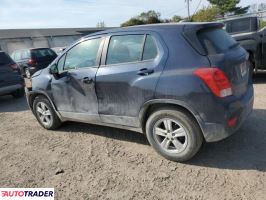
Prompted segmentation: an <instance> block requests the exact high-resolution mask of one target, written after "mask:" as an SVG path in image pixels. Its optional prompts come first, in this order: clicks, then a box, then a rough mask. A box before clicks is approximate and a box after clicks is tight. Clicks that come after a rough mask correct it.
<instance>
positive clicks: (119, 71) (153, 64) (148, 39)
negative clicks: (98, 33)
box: [96, 32, 167, 126]
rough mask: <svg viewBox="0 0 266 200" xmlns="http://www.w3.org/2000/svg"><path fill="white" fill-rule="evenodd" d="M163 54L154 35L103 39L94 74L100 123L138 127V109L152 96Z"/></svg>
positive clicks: (163, 50) (144, 34)
mask: <svg viewBox="0 0 266 200" xmlns="http://www.w3.org/2000/svg"><path fill="white" fill-rule="evenodd" d="M166 51H167V50H166V48H165V46H164V44H163V42H162V40H161V39H160V37H159V35H157V34H156V33H151V32H123V33H116V34H111V35H109V36H108V37H107V39H106V42H105V46H104V51H103V57H102V61H101V66H100V68H99V70H98V72H97V75H96V94H97V98H98V104H99V114H100V117H101V119H102V121H103V122H106V123H113V124H120V125H128V126H139V121H138V114H139V111H140V108H141V106H142V105H143V104H144V103H145V102H146V101H149V100H151V99H152V98H153V97H154V91H155V88H156V83H157V80H158V78H159V76H160V74H161V71H162V69H163V67H164V63H165V58H166Z"/></svg>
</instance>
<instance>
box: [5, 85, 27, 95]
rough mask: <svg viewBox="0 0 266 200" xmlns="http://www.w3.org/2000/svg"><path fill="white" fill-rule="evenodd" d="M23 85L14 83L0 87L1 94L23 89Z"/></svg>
mask: <svg viewBox="0 0 266 200" xmlns="http://www.w3.org/2000/svg"><path fill="white" fill-rule="evenodd" d="M23 87H24V86H23V84H14V85H10V86H5V87H0V95H5V94H11V93H12V92H15V91H16V90H19V89H22V88H23Z"/></svg>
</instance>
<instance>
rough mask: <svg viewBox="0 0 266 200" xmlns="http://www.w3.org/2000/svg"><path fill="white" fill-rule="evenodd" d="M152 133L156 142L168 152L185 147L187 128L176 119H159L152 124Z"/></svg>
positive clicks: (177, 151)
mask: <svg viewBox="0 0 266 200" xmlns="http://www.w3.org/2000/svg"><path fill="white" fill-rule="evenodd" d="M153 135H154V139H155V141H156V143H157V144H159V146H160V147H161V148H162V149H163V150H164V151H166V152H168V153H180V152H182V151H184V150H185V148H186V147H187V143H188V133H187V130H186V129H185V128H184V127H183V126H182V125H181V123H180V122H178V121H177V120H174V119H170V118H163V119H160V120H159V121H157V122H156V123H155V125H154V128H153Z"/></svg>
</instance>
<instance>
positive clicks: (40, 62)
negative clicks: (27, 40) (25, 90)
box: [31, 48, 57, 69]
mask: <svg viewBox="0 0 266 200" xmlns="http://www.w3.org/2000/svg"><path fill="white" fill-rule="evenodd" d="M31 57H32V59H33V60H34V61H35V63H37V66H38V68H39V69H43V68H46V67H47V66H48V65H49V64H50V63H51V62H52V61H53V60H54V59H55V58H56V57H57V55H56V53H55V52H54V51H53V50H52V49H49V48H43V49H32V50H31Z"/></svg>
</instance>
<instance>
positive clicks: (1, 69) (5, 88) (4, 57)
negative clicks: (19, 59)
mask: <svg viewBox="0 0 266 200" xmlns="http://www.w3.org/2000/svg"><path fill="white" fill-rule="evenodd" d="M10 94H11V95H12V96H13V97H15V98H20V97H23V96H24V81H23V79H22V77H21V75H20V73H19V69H18V65H17V63H15V62H14V61H13V60H12V59H11V58H10V57H9V55H8V54H6V53H5V52H3V51H0V96H2V95H10Z"/></svg>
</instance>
